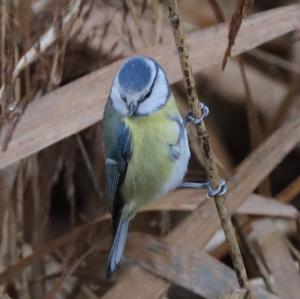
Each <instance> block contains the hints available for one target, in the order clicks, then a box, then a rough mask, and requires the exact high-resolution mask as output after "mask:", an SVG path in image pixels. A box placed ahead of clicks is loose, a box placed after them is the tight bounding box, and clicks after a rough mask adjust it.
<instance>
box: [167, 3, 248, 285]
mask: <svg viewBox="0 0 300 299" xmlns="http://www.w3.org/2000/svg"><path fill="white" fill-rule="evenodd" d="M169 13H170V16H169V17H170V21H171V25H172V26H171V27H172V30H173V34H174V39H175V42H176V46H177V51H178V55H179V59H180V63H181V68H182V73H183V78H184V85H185V88H186V92H187V97H188V102H189V106H190V107H191V109H192V113H193V115H194V117H197V118H198V117H201V110H200V109H199V98H198V95H197V92H196V88H195V80H194V77H193V73H192V68H191V63H190V61H189V55H188V51H187V47H186V43H185V36H184V32H183V29H182V24H181V19H180V15H179V12H178V3H177V1H176V0H169ZM196 130H197V135H198V140H199V145H200V147H201V151H202V153H203V157H204V167H205V169H206V172H207V176H208V179H209V182H210V184H211V185H212V187H213V188H217V187H218V185H219V183H220V176H219V172H218V169H217V165H216V162H215V156H214V154H213V151H212V148H211V145H210V142H209V137H208V134H207V132H206V127H205V124H204V122H201V123H200V124H198V125H197V126H196ZM214 201H215V205H216V207H217V210H218V213H219V217H220V220H221V223H222V226H223V229H224V232H225V235H226V239H227V241H228V245H229V249H230V254H231V258H232V262H233V266H234V268H235V271H236V274H237V278H238V281H239V285H240V287H242V288H247V289H248V278H247V274H246V269H245V265H244V262H243V259H242V256H241V252H240V248H239V245H238V242H237V239H236V235H235V231H234V227H233V225H232V222H231V217H230V214H229V212H228V210H227V207H226V205H225V197H224V196H215V197H214Z"/></svg>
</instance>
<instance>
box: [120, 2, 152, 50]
mask: <svg viewBox="0 0 300 299" xmlns="http://www.w3.org/2000/svg"><path fill="white" fill-rule="evenodd" d="M125 2H126V5H127V7H128V9H129V11H130V14H131V17H132V19H133V21H134V24H135V26H136V28H137V31H138V33H139V35H140V37H141V39H142V41H143V44H144V46H145V47H146V48H149V47H150V46H151V43H150V41H149V39H148V37H147V35H146V34H145V31H144V29H143V27H142V25H141V23H140V19H139V16H138V13H137V11H136V8H135V6H134V3H133V2H132V0H125Z"/></svg>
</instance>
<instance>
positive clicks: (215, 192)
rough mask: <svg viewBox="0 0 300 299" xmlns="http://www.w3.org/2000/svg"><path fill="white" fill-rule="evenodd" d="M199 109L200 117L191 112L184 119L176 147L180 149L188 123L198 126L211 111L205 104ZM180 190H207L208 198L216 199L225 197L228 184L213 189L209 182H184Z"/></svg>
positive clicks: (223, 181)
mask: <svg viewBox="0 0 300 299" xmlns="http://www.w3.org/2000/svg"><path fill="white" fill-rule="evenodd" d="M199 108H200V110H201V112H202V115H201V116H200V117H194V116H193V115H192V112H191V111H190V112H188V114H187V115H186V116H185V118H184V119H183V122H182V123H181V127H180V131H179V135H178V139H177V142H176V145H175V147H178V146H179V145H180V143H181V140H182V138H183V136H184V131H185V127H186V125H187V123H188V122H191V123H192V124H193V125H194V126H195V125H198V124H199V123H201V122H202V121H203V119H204V118H205V117H206V116H207V115H208V113H209V109H208V107H207V106H205V105H204V104H203V103H199ZM173 150H175V149H173ZM178 189H207V191H208V192H207V194H208V196H209V197H214V196H222V195H224V194H225V193H226V192H227V184H226V181H225V180H220V183H219V186H218V187H217V188H213V187H212V186H211V184H210V182H209V181H207V182H203V183H196V182H182V183H181V185H180V186H179V187H178Z"/></svg>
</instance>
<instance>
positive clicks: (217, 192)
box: [178, 180, 227, 197]
mask: <svg viewBox="0 0 300 299" xmlns="http://www.w3.org/2000/svg"><path fill="white" fill-rule="evenodd" d="M178 188H179V189H207V190H208V192H207V194H208V196H209V197H214V196H222V195H224V194H225V193H226V192H227V183H226V181H225V180H220V183H219V186H218V187H217V188H213V187H212V186H211V184H210V182H203V183H196V182H182V183H181V185H180V186H179V187H178Z"/></svg>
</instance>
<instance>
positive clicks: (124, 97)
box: [121, 94, 127, 103]
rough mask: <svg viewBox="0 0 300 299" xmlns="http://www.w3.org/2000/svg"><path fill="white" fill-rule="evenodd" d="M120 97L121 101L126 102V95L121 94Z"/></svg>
mask: <svg viewBox="0 0 300 299" xmlns="http://www.w3.org/2000/svg"><path fill="white" fill-rule="evenodd" d="M121 99H122V101H123V102H125V103H127V98H126V96H124V95H122V94H121Z"/></svg>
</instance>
